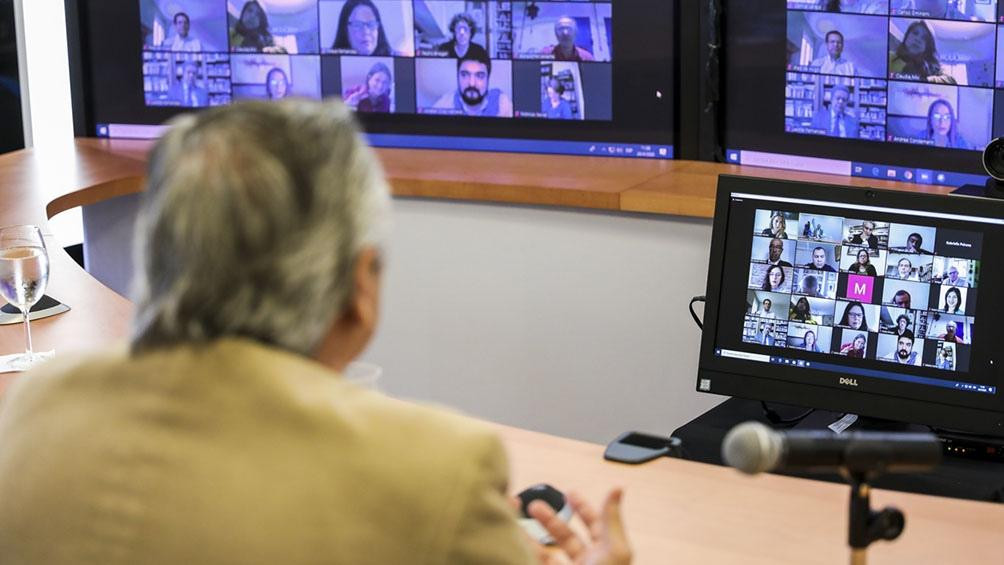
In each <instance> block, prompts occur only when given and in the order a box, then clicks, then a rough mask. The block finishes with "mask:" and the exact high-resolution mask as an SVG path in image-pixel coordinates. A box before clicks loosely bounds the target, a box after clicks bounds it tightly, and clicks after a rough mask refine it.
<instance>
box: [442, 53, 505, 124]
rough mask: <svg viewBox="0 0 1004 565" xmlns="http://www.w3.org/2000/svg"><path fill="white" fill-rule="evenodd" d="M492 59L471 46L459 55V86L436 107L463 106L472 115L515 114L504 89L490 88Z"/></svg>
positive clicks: (463, 109) (503, 115)
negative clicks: (461, 55)
mask: <svg viewBox="0 0 1004 565" xmlns="http://www.w3.org/2000/svg"><path fill="white" fill-rule="evenodd" d="M491 75H492V61H491V59H489V58H488V57H486V56H485V54H484V53H477V52H474V51H473V50H469V51H468V52H467V53H466V54H465V55H464V56H463V57H460V58H459V59H457V90H456V91H451V92H447V93H446V94H444V95H443V97H442V98H440V99H439V101H437V102H436V105H435V107H436V108H452V109H454V110H461V111H462V112H463V113H464V114H465V115H468V116H488V117H495V118H511V117H512V100H510V99H509V97H508V96H506V94H505V93H504V92H502V90H500V89H498V88H490V84H491Z"/></svg>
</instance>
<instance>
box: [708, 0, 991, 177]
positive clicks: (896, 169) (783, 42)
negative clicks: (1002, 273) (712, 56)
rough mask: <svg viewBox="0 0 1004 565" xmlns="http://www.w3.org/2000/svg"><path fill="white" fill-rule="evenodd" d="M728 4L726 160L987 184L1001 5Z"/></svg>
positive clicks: (877, 1)
mask: <svg viewBox="0 0 1004 565" xmlns="http://www.w3.org/2000/svg"><path fill="white" fill-rule="evenodd" d="M726 6H727V7H726V10H725V17H726V23H725V25H726V28H727V30H726V34H725V37H726V39H727V41H726V51H725V58H726V64H725V69H726V70H725V77H724V78H725V84H726V93H725V96H726V111H725V113H726V117H725V121H726V132H725V145H726V148H727V149H726V159H727V160H729V161H732V162H737V163H745V164H763V165H768V166H778V167H785V168H794V169H806V170H813V171H819V172H833V173H841V174H850V175H857V176H866V177H875V178H884V179H892V180H899V181H912V182H920V183H927V184H931V183H935V184H956V185H957V184H963V183H965V182H979V181H981V180H982V177H981V176H980V175H983V174H984V173H983V171H982V167H981V161H980V152H981V151H982V150H983V148H984V147H985V146H986V145H987V143H988V142H989V141H990V140H991V139H993V138H994V137H997V136H999V135H1002V134H1004V97H1002V95H1004V91H1001V90H998V88H1004V57H1002V46H1004V35H1002V34H1001V33H1000V32H999V27H1000V26H999V25H998V22H999V21H1001V20H1000V17H999V14H998V5H997V0H787V2H786V1H785V0H772V1H770V2H743V1H740V0H727V1H726ZM751 85H755V86H751Z"/></svg>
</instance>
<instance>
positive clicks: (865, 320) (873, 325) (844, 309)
mask: <svg viewBox="0 0 1004 565" xmlns="http://www.w3.org/2000/svg"><path fill="white" fill-rule="evenodd" d="M834 314H835V316H837V323H836V325H837V326H840V327H842V328H849V329H852V330H858V331H862V332H872V331H878V328H879V306H878V305H876V304H863V303H861V302H858V301H856V300H853V301H846V300H838V301H837V303H836V310H835V311H834Z"/></svg>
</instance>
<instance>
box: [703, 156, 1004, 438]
mask: <svg viewBox="0 0 1004 565" xmlns="http://www.w3.org/2000/svg"><path fill="white" fill-rule="evenodd" d="M814 189H816V190H819V189H823V190H825V191H827V194H826V196H825V198H824V200H827V201H837V202H843V203H847V204H852V205H861V206H866V205H867V206H882V207H890V208H902V209H915V210H935V209H936V210H938V211H940V212H944V213H955V214H963V215H972V216H983V217H995V218H1004V202H1002V201H998V200H990V199H985V198H975V197H965V196H942V195H937V194H923V193H917V192H910V191H894V190H879V189H868V188H854V187H847V186H838V185H826V184H818V183H809V182H798V181H779V180H772V179H763V178H753V177H741V176H733V175H720V176H719V178H718V189H717V192H716V200H715V216H714V220H713V227H712V237H711V255H710V259H709V264H708V283H707V288H706V294H705V296H706V303H705V307H704V328H703V334H702V338H701V349H700V359H699V364H698V370H697V379H696V382H695V385H696V387H695V388H696V390H697V391H698V392H704V393H711V394H718V395H727V396H736V397H740V398H748V399H753V400H762V401H765V402H779V403H784V404H794V405H798V406H805V407H808V408H817V409H821V410H830V411H834V412H846V413H853V414H858V415H860V416H868V417H872V418H879V419H884V420H894V421H901V422H909V423H915V424H923V425H928V426H932V427H936V428H942V429H951V430H958V431H962V432H968V433H974V434H983V435H991V436H998V437H1004V395H1002V396H1001V397H1000V398H999V399H998V402H999V406H1000V409H998V410H983V409H977V408H971V407H964V406H958V405H949V404H939V403H935V402H930V401H923V400H916V399H907V398H900V397H894V396H888V395H882V394H877V393H874V392H862V391H857V390H854V389H851V388H839V386H840V385H839V380H838V379H839V375H838V374H836V373H833V374H832V379H833V382H834V385H835V386H823V385H814V384H807V383H794V382H790V381H782V380H778V379H771V378H766V377H762V376H757V375H751V374H740V373H734V372H727V371H723V370H720V369H718V368H716V367H715V345H716V344H715V341H716V337H717V332H718V327H717V326H718V317H719V311H718V309H719V302H720V300H719V299H720V292H721V288H722V277H723V274H724V272H725V268H726V265H725V261H726V257H725V248H726V236H727V228H728V220H729V206H730V200H731V199H730V196H731V194H733V193H737V192H738V193H747V194H761V195H766V196H777V197H788V198H806V196H807V195H811V194H812V191H813V190H814ZM702 381H706V382H705V386H702Z"/></svg>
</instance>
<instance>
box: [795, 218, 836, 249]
mask: <svg viewBox="0 0 1004 565" xmlns="http://www.w3.org/2000/svg"><path fill="white" fill-rule="evenodd" d="M798 225H799V228H798V238H799V239H805V240H810V241H817V242H828V243H840V241H841V234H842V230H843V225H844V219H843V218H841V217H839V216H823V215H821V214H810V213H806V212H802V213H801V214H799V215H798Z"/></svg>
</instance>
